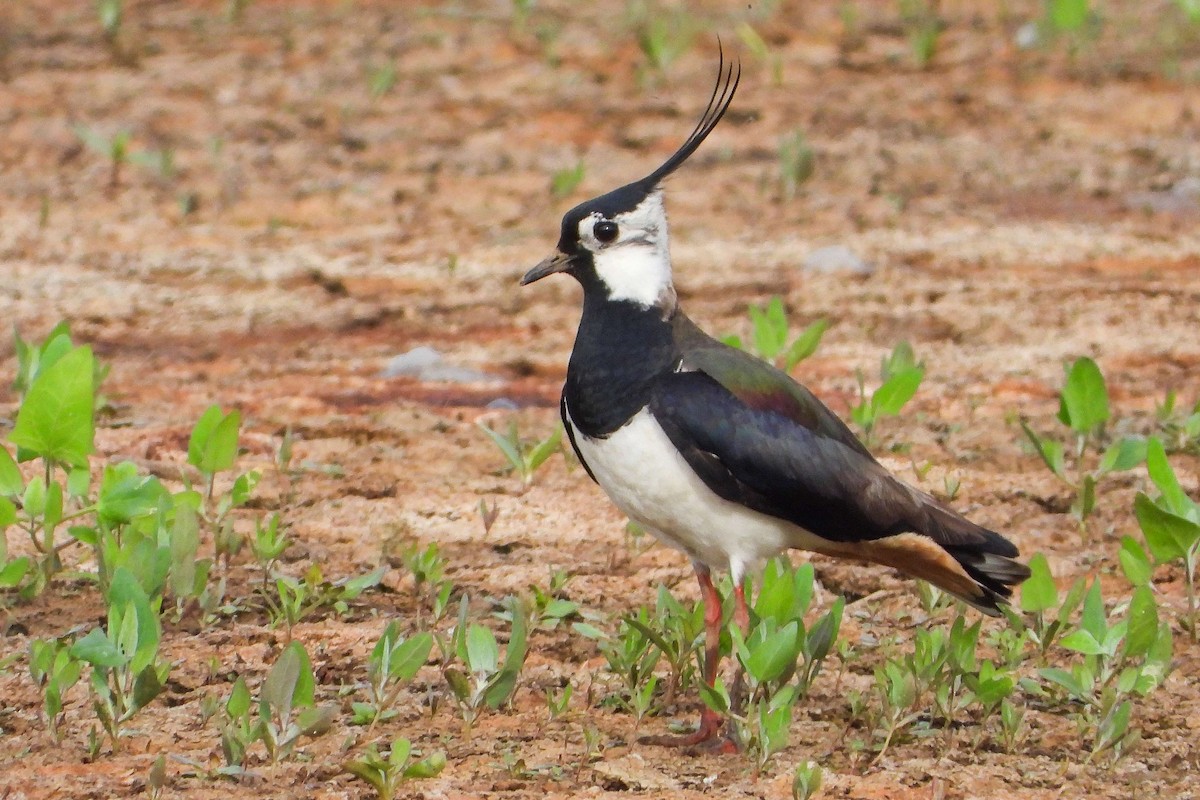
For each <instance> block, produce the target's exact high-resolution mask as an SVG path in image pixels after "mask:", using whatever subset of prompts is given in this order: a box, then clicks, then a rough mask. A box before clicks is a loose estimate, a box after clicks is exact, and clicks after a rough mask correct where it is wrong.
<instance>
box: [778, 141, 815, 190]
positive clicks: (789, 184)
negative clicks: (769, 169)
mask: <svg viewBox="0 0 1200 800" xmlns="http://www.w3.org/2000/svg"><path fill="white" fill-rule="evenodd" d="M816 166H817V157H816V153H814V152H813V149H812V146H811V145H810V144H809V143H808V137H807V136H805V135H804V131H800V130H797V131H793V132H792V133H791V134H789V135H787V136H785V137H783V138H782V139H780V140H779V183H780V186H781V188H782V191H783V199H784V200H787V201H791V200H794V199H795V197H796V194H797V192H799V190H800V187H801V186H803V185H804V184H805V183H807V182H808V179H809V178H811V177H812V176H813V173H814V172H815V171H816Z"/></svg>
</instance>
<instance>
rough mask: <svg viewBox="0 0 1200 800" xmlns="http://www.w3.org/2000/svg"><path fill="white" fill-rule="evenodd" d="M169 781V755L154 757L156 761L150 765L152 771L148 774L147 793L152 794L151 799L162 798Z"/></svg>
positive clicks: (159, 799) (158, 799)
mask: <svg viewBox="0 0 1200 800" xmlns="http://www.w3.org/2000/svg"><path fill="white" fill-rule="evenodd" d="M167 783H168V778H167V757H166V756H165V755H160V756H159V757H158V758H156V759H154V763H152V764H151V765H150V772H149V773H148V774H147V775H146V793H147V794H148V795H150V800H161V798H162V793H163V789H165V788H166V786H167Z"/></svg>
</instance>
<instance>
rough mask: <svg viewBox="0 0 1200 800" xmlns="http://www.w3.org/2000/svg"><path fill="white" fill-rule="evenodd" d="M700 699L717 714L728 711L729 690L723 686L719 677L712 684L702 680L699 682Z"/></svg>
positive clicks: (723, 713)
mask: <svg viewBox="0 0 1200 800" xmlns="http://www.w3.org/2000/svg"><path fill="white" fill-rule="evenodd" d="M700 699H701V700H703V701H704V705H706V706H708V707H709V708H711V709H712V710H713V711H716V712H717V713H718V714H721V715H725V714H728V713H729V692H728V690H726V688H725V683H724V681H722V680H721V679H720V678H719V677H718V678H717V681H716V684H715V685H713V686H709V685H708V684H707V683H706V682H704V681H701V682H700Z"/></svg>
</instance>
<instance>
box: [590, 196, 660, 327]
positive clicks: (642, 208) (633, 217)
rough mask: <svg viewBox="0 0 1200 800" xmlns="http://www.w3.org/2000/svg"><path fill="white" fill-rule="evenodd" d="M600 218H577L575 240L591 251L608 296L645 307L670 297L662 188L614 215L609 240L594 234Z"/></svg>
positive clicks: (595, 216)
mask: <svg viewBox="0 0 1200 800" xmlns="http://www.w3.org/2000/svg"><path fill="white" fill-rule="evenodd" d="M602 219H604V217H602V216H601V215H600V214H596V213H593V214H589V215H588V216H586V217H584V218H583V219H582V220H580V222H579V241H580V242H581V243H582V244H583V246H584V247H585V248H587V249H588V251H590V252H591V253H592V257H593V262H594V263H595V267H596V275H597V277H599V278H600V280H601V281H602V282H603V283H604V285H605V286H606V287H608V296H609V299H610V300H629V301H632V302H635V303H638V304H639V305H642V306H645V307H646V308H649V307H650V306H654V305H659V304H661V302H662V301H663V300H664V298H666V297H668V296H672V295H673V293H674V290H673V288H672V286H671V255H670V250H669V248H668V243H667V212H666V209H664V208H663V202H662V191H661V190H658V189H656V190H655V191H654V192H652V193H651V194H650V195H649V196H648V197H647V198H646V199H645V200H643V201H642V203H641V205H639V206H638V207H637V208H635V209H634V210H633V211H629V212H626V213H624V214H618V215H617V216H616V217H614V218H613V220H612V221H613V222H615V223H616V224H617V238H616V239H614V240H613V241H611V242H601V241H600V240H599V239H597V238H596V235H595V233H594V230H595V227H596V223H597V222H599V221H601V220H602Z"/></svg>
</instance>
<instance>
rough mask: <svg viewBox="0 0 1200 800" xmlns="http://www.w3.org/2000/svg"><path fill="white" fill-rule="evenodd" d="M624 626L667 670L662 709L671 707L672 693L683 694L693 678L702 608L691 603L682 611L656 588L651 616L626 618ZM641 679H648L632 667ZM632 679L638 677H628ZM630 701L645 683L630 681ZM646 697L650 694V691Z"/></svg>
mask: <svg viewBox="0 0 1200 800" xmlns="http://www.w3.org/2000/svg"><path fill="white" fill-rule="evenodd" d="M624 623H625V625H626V626H628V627H629V628H632V629H634V630H636V631H637V632H638V633H640V634H641V635H642V636H643V637H645V638H646V639H648V640H649V641H650V643H651V644H653V645H654V646H655V647H656V648H658V651H659V654H660V655H661V656H662V659H663V660H665V661H666V663H667V667H668V668H669V669H670V675H669V676H668V679H667V684H666V690H665V695H664V698H663V705H664V706H668V705H671V703H672V702H674V700H675V695H676V693H678V692H680V691H687V689H688V688H689V687H690V686H691V685H692V683H693V682H694V680H695V676H696V658H695V655H696V653H697V652H698V650H699V647H700V643H701V642H702V641H703V640H704V607H703V606H702V605H701V604H700V603H694V604H693V605H692V607H691V608H690V609H685V608H684V607H683V605H682V604H681V603H680V602H679V601H678V600H676V599H675V598H674V597H673V596H672V595H671V593H670V591H668V590H667V588H666V587H665V586H659V587H658V598H657V600H656V601H655V605H654V613H653V615H652V616H651V615H650V613H649V612H646V613H640V612H639V614H637V615H636V616H629V617H626V618H625V620H624ZM635 669H637V670H638V672H641V675H642V676H645V677H646V680H649V677H648V675H646V674H645V673H644V672H642V671H641V669H640V668H638V667H636V666H635ZM630 677H633V678H636V677H638V675H636V674H635V675H631V676H630ZM627 688H629V690H630V698H631V700H632V699H634V698H636V697H637V696H638V695H641V694H643V693H645V691H646V690H645V682H644V681H643V682H641V683H639V682H637V681H636V680H635V681H634V684H633V685H632V686H630V685H628V684H627ZM649 694H651V695H652V694H653V690H651V691H650V693H649Z"/></svg>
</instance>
